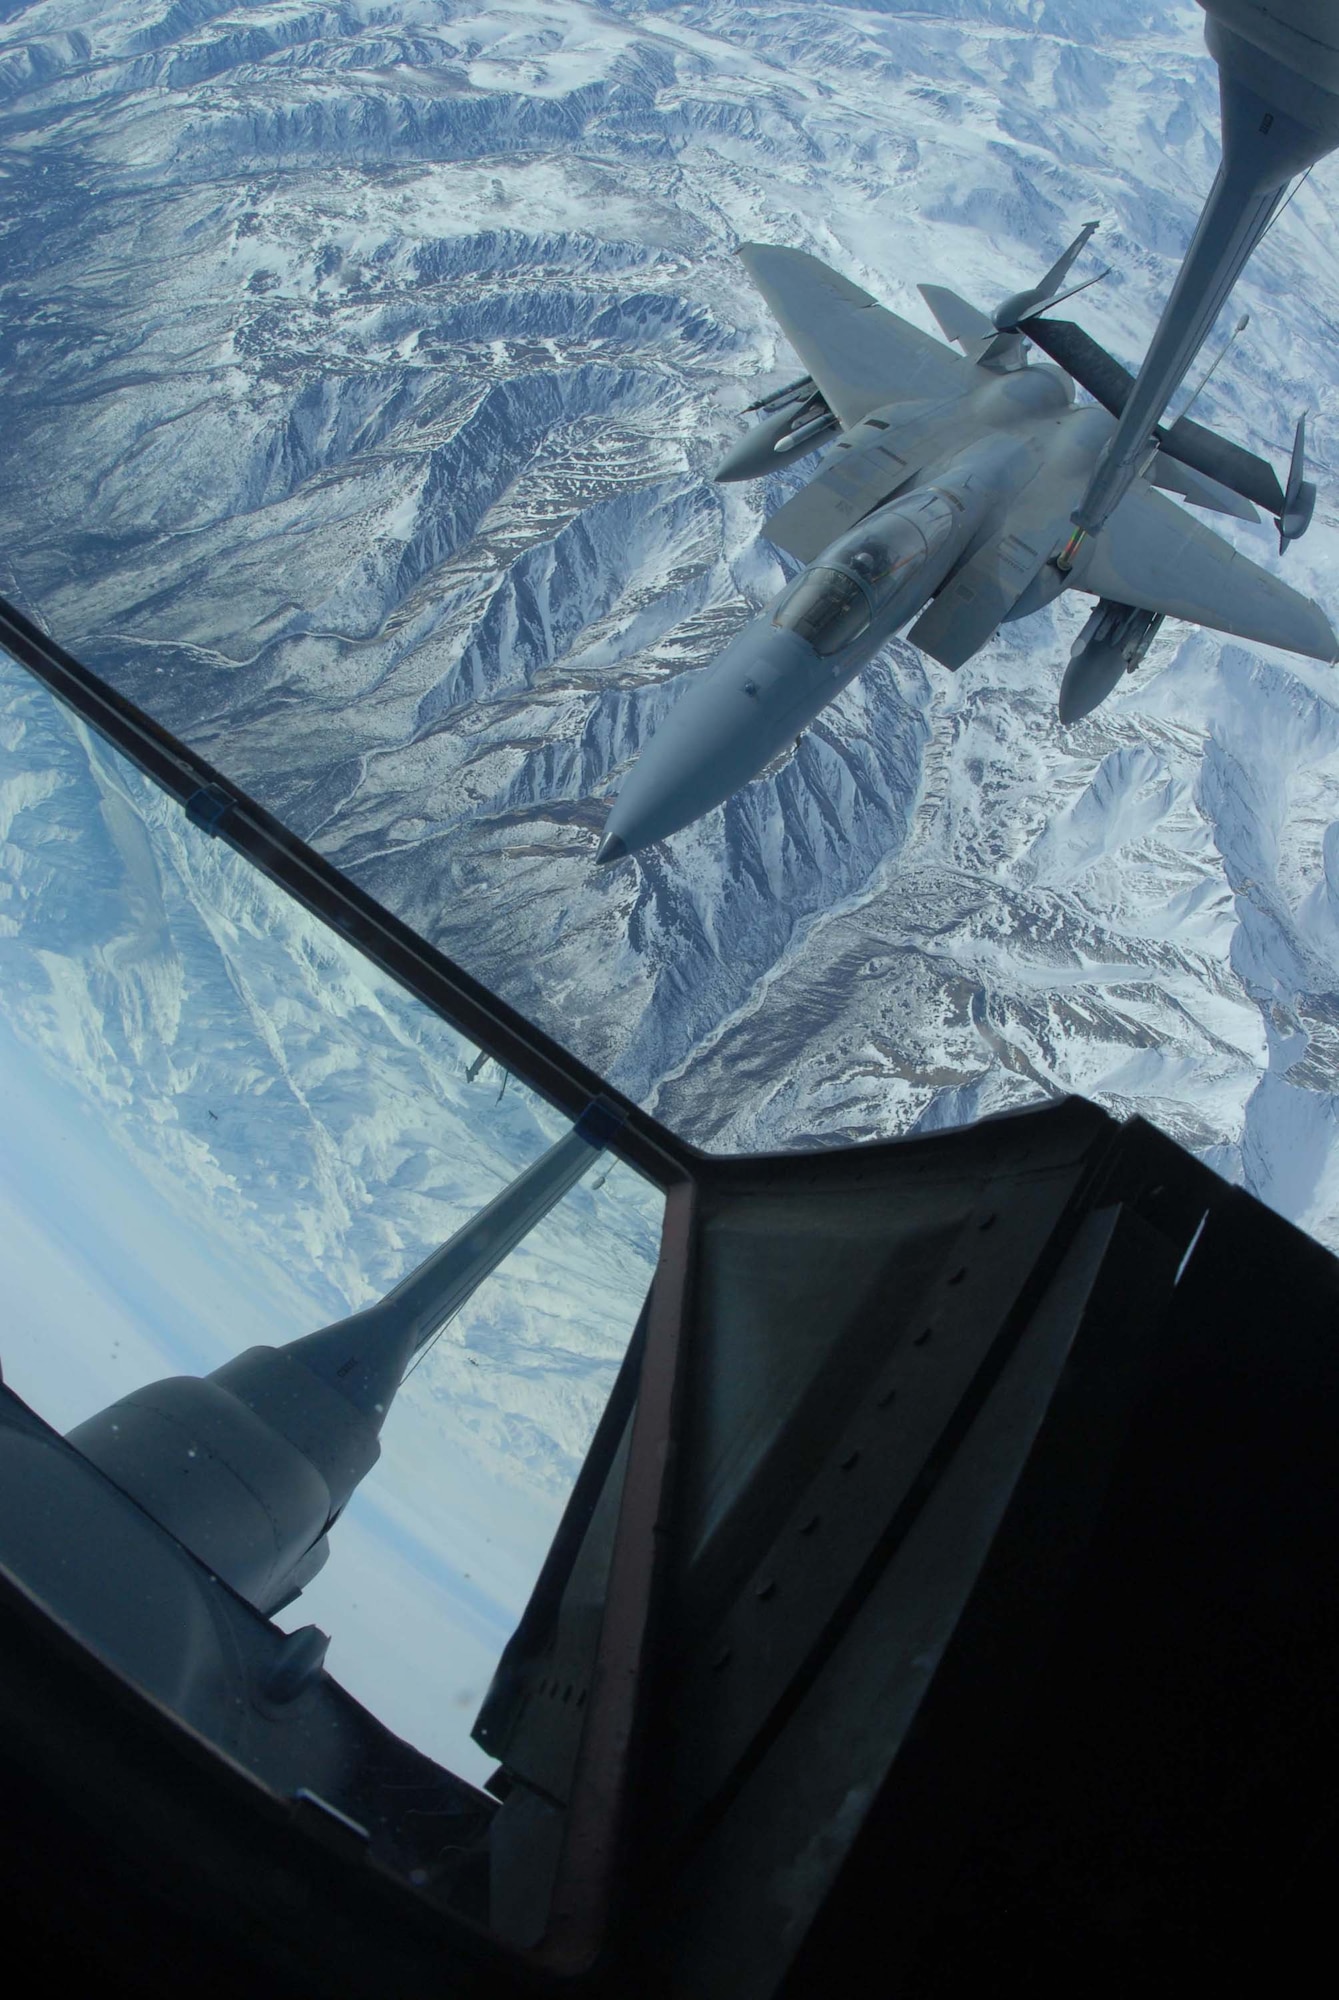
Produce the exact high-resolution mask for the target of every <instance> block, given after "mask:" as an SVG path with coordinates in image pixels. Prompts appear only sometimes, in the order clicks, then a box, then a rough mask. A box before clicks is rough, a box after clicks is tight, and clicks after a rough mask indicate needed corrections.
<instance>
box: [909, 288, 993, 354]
mask: <svg viewBox="0 0 1339 2000" xmlns="http://www.w3.org/2000/svg"><path fill="white" fill-rule="evenodd" d="M916 290H917V291H918V292H919V293H920V295H921V297H922V298H923V299H924V300H925V303H926V305H927V306H929V308H930V311H931V312H932V313H933V314H934V316H935V318H936V319H937V320H938V321H939V324H940V326H941V327H942V328H943V330H944V336H945V338H946V339H947V340H956V341H957V343H958V345H959V347H962V348H969V347H971V346H972V345H973V344H974V343H975V342H976V341H981V340H993V339H994V338H995V334H996V331H997V328H996V326H995V322H994V320H992V319H991V318H990V316H989V314H987V313H983V312H982V311H981V309H980V307H979V306H974V305H972V304H971V303H970V301H969V300H967V299H964V298H960V297H959V296H958V294H957V293H956V292H951V291H950V290H949V289H948V286H947V285H917V287H916Z"/></svg>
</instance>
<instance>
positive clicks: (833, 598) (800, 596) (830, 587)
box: [772, 569, 869, 659]
mask: <svg viewBox="0 0 1339 2000" xmlns="http://www.w3.org/2000/svg"><path fill="white" fill-rule="evenodd" d="M772 623H773V624H774V625H779V626H780V627H781V629H782V631H783V632H794V633H795V634H796V635H797V637H799V638H801V639H807V640H808V641H809V644H810V645H811V646H812V647H813V648H814V651H815V652H816V653H818V654H819V655H820V656H821V657H822V658H824V659H826V658H827V657H828V656H829V655H830V654H832V653H839V652H840V651H841V649H842V647H843V646H849V645H850V643H851V641H852V640H853V639H858V638H859V637H860V634H861V633H862V632H864V631H866V630H867V629H868V627H869V599H868V597H866V595H865V593H864V591H863V590H862V588H861V586H860V585H859V584H858V583H857V582H856V580H855V578H854V577H853V576H847V575H846V573H845V571H844V570H839V569H809V570H806V571H805V572H804V574H803V576H800V577H797V578H796V580H795V582H794V584H793V585H792V587H791V589H790V590H789V591H788V592H787V594H786V596H785V597H783V598H782V600H781V602H780V604H778V606H777V608H776V610H775V611H774V612H773V614H772Z"/></svg>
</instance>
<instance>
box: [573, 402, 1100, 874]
mask: <svg viewBox="0 0 1339 2000" xmlns="http://www.w3.org/2000/svg"><path fill="white" fill-rule="evenodd" d="M1072 399H1073V387H1072V385H1071V383H1070V381H1069V379H1068V377H1067V376H1065V375H1064V374H1063V373H1062V371H1061V370H1060V369H1058V368H1051V367H1045V366H1043V367H1035V368H1029V369H1027V370H1021V371H1019V372H1017V373H1012V374H1005V375H990V374H986V375H984V376H983V379H982V381H981V385H980V387H979V388H978V389H975V390H973V392H972V393H971V394H970V395H969V396H967V397H965V398H963V399H962V400H961V401H958V402H956V403H954V404H953V405H952V406H951V408H950V409H947V410H942V411H930V412H926V411H918V412H917V413H916V414H915V415H912V416H910V417H909V416H908V413H907V412H906V410H905V408H902V409H898V408H897V407H896V406H891V407H890V409H889V412H888V414H887V416H886V417H884V416H881V415H880V413H878V412H875V413H873V415H872V416H871V417H870V418H869V419H867V420H866V424H865V426H864V427H862V428H865V429H866V430H868V431H870V433H871V434H872V436H873V437H874V438H875V439H876V440H877V442H875V443H874V444H873V445H872V446H871V447H870V448H871V449H875V450H878V449H883V450H891V449H892V446H893V445H895V446H896V451H897V453H898V454H899V455H900V457H901V459H902V460H903V461H905V459H906V457H907V454H911V457H912V458H913V459H914V460H915V461H916V462H917V467H918V469H917V470H915V471H913V472H911V473H910V474H908V475H907V476H905V477H904V479H903V480H902V483H901V485H900V486H896V487H895V488H894V491H893V494H892V497H891V498H889V499H888V500H887V501H885V502H884V503H883V504H882V505H880V506H878V507H876V508H875V509H874V510H873V511H872V512H870V513H869V514H867V515H866V516H865V518H864V519H862V520H861V521H860V522H859V523H858V524H857V525H856V526H855V527H853V528H851V529H849V530H848V531H847V532H846V533H845V534H843V535H840V536H838V537H837V538H836V539H835V540H834V541H833V542H832V543H830V544H829V546H828V547H827V548H825V549H824V550H823V551H822V553H821V554H820V555H819V556H818V557H817V558H816V559H815V560H814V561H813V562H812V563H809V564H808V565H807V566H806V567H805V568H804V569H802V570H801V571H800V573H799V575H798V576H796V577H794V578H792V580H791V581H790V582H789V583H788V584H787V585H786V587H785V589H784V590H782V591H781V592H780V593H779V594H778V595H777V597H775V598H774V599H773V601H772V602H771V603H770V604H769V605H768V606H767V608H766V609H765V610H764V611H763V612H762V614H761V615H760V616H759V617H757V618H754V619H752V620H751V621H750V623H749V624H747V625H746V626H744V628H743V629H742V630H741V631H740V632H738V633H737V634H736V635H735V637H734V638H733V639H732V640H731V641H730V643H729V645H728V646H727V647H726V648H725V650H724V652H723V653H721V654H720V655H719V656H718V657H717V659H716V660H715V661H713V663H712V664H711V665H710V666H709V667H705V668H703V669H701V670H700V671H699V672H698V673H697V674H696V675H694V676H693V677H692V678H691V680H690V684H689V685H688V687H687V688H686V690H685V692H684V693H683V695H682V696H681V697H680V699H679V700H678V702H677V703H676V704H675V706H674V707H673V708H672V709H671V710H670V713H669V714H668V715H667V716H666V718H665V720H664V721H663V722H662V723H661V725H660V727H659V728H658V729H657V730H656V732H655V734H654V736H653V737H652V738H651V740H650V742H649V743H648V744H647V746H646V748H645V749H644V750H643V752H642V754H641V757H640V758H639V759H638V761H637V763H636V764H635V765H634V766H633V768H632V770H631V771H630V772H629V773H628V775H627V777H626V778H625V779H624V781H623V784H622V787H621V789H620V791H619V794H618V797H617V799H616V801H615V803H614V805H613V807H612V809H611V811H610V814H609V818H608V820H607V822H606V827H605V834H604V839H603V841H602V842H601V845H600V850H599V853H598V855H597V857H596V858H597V860H599V861H601V862H610V861H617V860H620V859H621V858H622V857H623V856H624V855H625V854H630V853H635V852H636V851H637V850H638V849H639V848H642V847H645V846H647V845H648V844H649V843H650V842H652V841H656V840H663V839H665V838H666V837H667V836H668V835H669V834H672V833H677V832H678V831H680V829H681V828H683V827H685V826H688V825H690V824H691V823H692V822H693V821H694V820H697V819H700V818H701V817H702V815H703V814H704V813H707V812H710V811H711V810H712V808H713V807H714V806H718V805H720V804H722V803H723V802H724V801H725V800H726V799H727V798H729V797H730V795H731V794H732V793H733V792H735V791H737V790H738V789H739V788H740V786H741V785H744V784H747V783H748V781H749V780H750V779H751V778H753V777H756V776H757V774H758V773H759V772H760V771H761V770H763V769H764V768H765V766H766V765H767V764H769V763H770V762H771V761H772V759H773V758H774V757H775V756H777V755H778V753H779V752H781V751H783V750H784V749H785V748H786V747H787V746H788V745H789V744H790V743H792V742H793V741H794V740H795V738H796V737H797V736H798V735H799V734H800V732H801V731H802V730H804V729H805V728H806V727H807V726H808V725H809V724H810V723H811V722H812V721H813V720H814V718H815V716H816V715H818V713H819V712H820V710H822V709H823V708H825V707H826V706H827V704H828V703H829V702H830V701H832V700H833V699H834V698H835V697H836V696H837V695H838V694H840V693H841V691H842V689H843V688H844V687H845V686H846V685H847V683H848V682H849V681H850V680H851V679H852V677H853V676H854V675H855V674H856V673H858V672H859V670H860V668H861V667H863V666H864V665H865V664H866V662H867V661H868V660H870V659H871V658H872V657H873V656H874V654H875V653H876V652H877V651H878V650H879V648H880V647H881V646H882V645H884V644H885V642H886V641H887V640H888V639H889V638H891V637H892V635H893V634H894V633H895V632H897V631H898V630H899V629H900V628H901V627H903V626H905V625H906V624H908V623H909V622H910V621H911V620H912V619H913V618H915V617H916V616H917V614H918V613H919V612H920V611H922V610H923V608H924V607H925V605H926V604H928V603H929V601H930V600H931V598H932V597H934V595H935V594H936V592H938V591H939V590H940V589H941V588H942V586H943V585H944V584H945V582H946V581H947V580H948V579H949V578H950V577H951V576H952V575H954V573H955V572H956V571H958V570H959V569H960V568H961V567H962V565H963V564H964V563H965V562H966V561H967V560H968V559H969V558H970V557H971V556H972V555H973V553H974V552H975V551H977V550H978V549H981V548H982V547H983V545H985V544H986V543H988V542H989V541H990V540H991V539H992V538H994V537H997V536H999V535H1000V534H1001V533H1002V532H1003V531H1005V530H1006V529H1007V527H1008V523H1009V519H1010V516H1011V513H1012V512H1013V511H1014V510H1015V509H1016V508H1017V506H1018V504H1019V502H1020V501H1021V500H1022V498H1023V496H1024V495H1025V494H1026V493H1027V492H1028V490H1029V489H1030V488H1031V487H1032V486H1033V484H1034V482H1035V481H1036V480H1037V478H1038V476H1039V475H1040V474H1043V473H1046V472H1051V473H1052V474H1056V475H1060V476H1058V477H1053V478H1052V480H1051V482H1050V483H1051V484H1052V485H1053V487H1054V502H1053V505H1048V506H1047V507H1045V508H1044V509H1043V511H1044V512H1048V513H1050V514H1053V515H1054V525H1053V529H1051V530H1048V532H1050V533H1051V534H1052V535H1055V534H1060V533H1061V531H1062V530H1064V529H1065V525H1066V522H1067V517H1068V511H1069V509H1070V508H1071V507H1072V506H1073V504H1074V499H1075V497H1076V496H1077V493H1078V492H1080V491H1081V490H1082V487H1083V484H1084V482H1085V481H1086V479H1087V478H1088V477H1089V476H1090V474H1091V471H1092V468H1093V465H1094V464H1095V462H1096V458H1097V455H1098V453H1099V452H1100V450H1101V448H1102V445H1103V444H1104V443H1105V441H1106V439H1107V437H1108V436H1109V435H1110V432H1111V429H1112V420H1111V419H1110V417H1108V416H1107V415H1106V413H1105V412H1103V411H1098V410H1094V409H1091V408H1088V407H1084V408H1077V407H1076V406H1075V405H1074V403H1073V400H1072ZM848 448H849V447H848ZM836 450H837V452H841V451H842V450H843V447H842V446H840V445H839V446H838V447H837V448H836ZM835 455H836V454H835V453H834V457H835ZM894 476H895V475H894ZM1029 512H1030V513H1035V508H1033V509H1030V510H1029ZM1032 532H1033V533H1034V534H1035V528H1034V529H1033V530H1032ZM1063 587H1064V579H1063V578H1062V577H1060V576H1059V575H1058V574H1057V577H1056V590H1058V589H1061V588H1063ZM1053 595H1055V591H1049V592H1046V591H1043V592H1042V593H1040V594H1038V595H1037V598H1036V604H1035V605H1034V606H1033V607H1032V608H1038V607H1039V606H1040V604H1042V603H1044V602H1046V601H1048V599H1049V597H1050V596H1053Z"/></svg>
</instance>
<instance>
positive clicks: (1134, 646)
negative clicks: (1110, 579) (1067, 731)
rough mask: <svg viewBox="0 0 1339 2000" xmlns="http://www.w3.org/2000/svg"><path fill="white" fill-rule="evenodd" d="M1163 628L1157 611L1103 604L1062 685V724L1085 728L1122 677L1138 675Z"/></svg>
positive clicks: (1072, 653)
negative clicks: (1085, 719)
mask: <svg viewBox="0 0 1339 2000" xmlns="http://www.w3.org/2000/svg"><path fill="white" fill-rule="evenodd" d="M1161 623H1162V616H1161V614H1160V613H1159V612H1156V611H1139V610H1136V609H1135V608H1134V607H1133V606H1132V605H1129V604H1115V603H1113V602H1112V601H1111V600H1110V599H1109V598H1105V597H1104V598H1102V599H1101V600H1100V601H1099V603H1098V606H1097V609H1096V610H1095V611H1094V613H1093V615H1092V617H1091V618H1090V619H1089V620H1088V622H1087V624H1086V625H1085V626H1084V628H1083V630H1082V631H1081V632H1080V633H1079V636H1078V638H1077V639H1076V640H1075V641H1074V644H1073V647H1072V648H1071V651H1070V655H1069V665H1068V666H1067V667H1066V668H1065V677H1064V679H1063V680H1062V681H1061V683H1060V702H1059V707H1060V720H1061V721H1062V722H1079V721H1081V720H1082V719H1083V717H1084V716H1085V715H1091V714H1092V712H1093V710H1094V709H1095V708H1097V707H1099V706H1100V705H1101V703H1102V702H1104V701H1105V700H1106V698H1107V696H1108V695H1109V694H1110V693H1111V690H1112V689H1113V688H1114V687H1115V686H1116V684H1117V682H1118V681H1119V680H1120V678H1121V675H1122V674H1132V673H1133V672H1134V670H1135V668H1136V667H1137V666H1138V665H1139V662H1140V661H1141V660H1142V659H1143V657H1144V655H1145V653H1146V652H1147V651H1148V649H1149V646H1150V645H1151V643H1152V640H1153V635H1154V633H1155V632H1156V631H1157V629H1158V627H1159V626H1160V625H1161Z"/></svg>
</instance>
